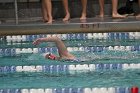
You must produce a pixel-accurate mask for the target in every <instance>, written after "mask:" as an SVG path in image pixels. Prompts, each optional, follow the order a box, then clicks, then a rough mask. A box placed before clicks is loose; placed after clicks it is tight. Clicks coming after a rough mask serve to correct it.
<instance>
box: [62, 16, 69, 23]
mask: <svg viewBox="0 0 140 93" xmlns="http://www.w3.org/2000/svg"><path fill="white" fill-rule="evenodd" d="M69 20H70V14H66V16H65V17H64V18H63V21H64V22H65V21H69Z"/></svg>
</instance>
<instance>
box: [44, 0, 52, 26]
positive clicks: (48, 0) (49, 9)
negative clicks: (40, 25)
mask: <svg viewBox="0 0 140 93" xmlns="http://www.w3.org/2000/svg"><path fill="white" fill-rule="evenodd" d="M44 4H45V7H46V9H47V12H48V22H47V23H49V24H51V23H52V21H53V19H52V3H51V0H44Z"/></svg>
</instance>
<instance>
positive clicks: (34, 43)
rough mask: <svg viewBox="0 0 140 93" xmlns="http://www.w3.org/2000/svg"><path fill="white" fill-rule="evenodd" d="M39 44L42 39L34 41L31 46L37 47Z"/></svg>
mask: <svg viewBox="0 0 140 93" xmlns="http://www.w3.org/2000/svg"><path fill="white" fill-rule="evenodd" d="M41 42H42V39H41V38H39V39H36V40H35V41H34V42H33V43H32V44H33V45H39V44H40V43H41Z"/></svg>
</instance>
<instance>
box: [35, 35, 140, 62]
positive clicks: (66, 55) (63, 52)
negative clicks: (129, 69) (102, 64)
mask: <svg viewBox="0 0 140 93" xmlns="http://www.w3.org/2000/svg"><path fill="white" fill-rule="evenodd" d="M43 42H54V43H55V44H56V46H57V48H58V54H59V56H56V55H55V54H52V53H44V54H43V56H44V58H46V59H50V60H61V61H68V62H87V61H95V60H111V59H112V60H115V59H119V60H120V59H122V60H127V59H134V58H135V59H136V58H140V56H139V55H136V54H133V53H131V52H128V53H127V55H126V53H125V52H124V53H125V55H124V56H122V55H121V56H119V55H118V53H117V55H112V54H110V53H114V52H111V51H109V53H108V52H106V55H98V54H97V55H96V54H94V53H89V52H88V54H87V52H86V53H81V52H80V55H82V56H81V57H75V56H74V55H73V54H71V53H70V52H69V51H68V50H67V47H66V46H65V44H64V43H63V41H62V40H61V39H60V38H58V37H57V36H55V35H53V36H50V37H47V38H38V39H36V40H35V41H34V42H33V45H39V44H40V43H43ZM122 53H123V52H122ZM122 53H121V52H120V54H122Z"/></svg>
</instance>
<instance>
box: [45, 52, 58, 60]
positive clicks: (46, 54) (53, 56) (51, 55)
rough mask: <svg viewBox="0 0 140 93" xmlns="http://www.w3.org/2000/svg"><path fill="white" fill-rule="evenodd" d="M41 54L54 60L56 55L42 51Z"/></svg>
mask: <svg viewBox="0 0 140 93" xmlns="http://www.w3.org/2000/svg"><path fill="white" fill-rule="evenodd" d="M43 56H44V57H45V58H47V59H51V60H56V58H57V57H56V55H54V54H52V53H44V54H43Z"/></svg>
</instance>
